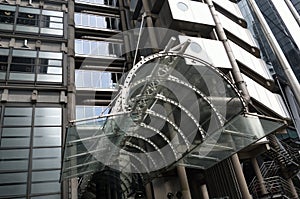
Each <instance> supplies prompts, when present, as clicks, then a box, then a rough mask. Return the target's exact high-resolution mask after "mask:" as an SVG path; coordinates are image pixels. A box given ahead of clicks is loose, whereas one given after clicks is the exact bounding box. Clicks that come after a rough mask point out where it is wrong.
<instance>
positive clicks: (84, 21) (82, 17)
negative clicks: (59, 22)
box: [75, 13, 120, 30]
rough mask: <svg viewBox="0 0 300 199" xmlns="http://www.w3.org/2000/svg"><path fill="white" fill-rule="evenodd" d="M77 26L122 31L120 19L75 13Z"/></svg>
mask: <svg viewBox="0 0 300 199" xmlns="http://www.w3.org/2000/svg"><path fill="white" fill-rule="evenodd" d="M75 25H77V26H85V27H92V28H100V29H111V30H120V19H119V18H116V17H107V16H99V15H92V14H85V13H75Z"/></svg>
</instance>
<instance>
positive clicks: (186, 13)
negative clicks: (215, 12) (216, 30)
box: [168, 0, 215, 26]
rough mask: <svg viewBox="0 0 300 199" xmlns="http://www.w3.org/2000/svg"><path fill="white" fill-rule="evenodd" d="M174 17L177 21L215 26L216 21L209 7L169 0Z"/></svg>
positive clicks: (202, 4)
mask: <svg viewBox="0 0 300 199" xmlns="http://www.w3.org/2000/svg"><path fill="white" fill-rule="evenodd" d="M168 3H169V6H170V9H171V13H172V17H173V19H175V20H181V21H187V22H192V23H198V24H206V25H211V26H214V25H215V23H214V20H213V18H212V15H211V13H210V10H209V8H208V6H207V5H206V4H204V3H201V2H195V1H189V0H168Z"/></svg>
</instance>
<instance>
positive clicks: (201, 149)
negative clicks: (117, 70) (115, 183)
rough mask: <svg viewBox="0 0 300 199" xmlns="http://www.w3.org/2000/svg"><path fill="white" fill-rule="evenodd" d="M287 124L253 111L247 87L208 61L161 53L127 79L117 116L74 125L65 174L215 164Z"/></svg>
mask: <svg viewBox="0 0 300 199" xmlns="http://www.w3.org/2000/svg"><path fill="white" fill-rule="evenodd" d="M284 125H285V123H284V122H283V121H281V120H276V119H274V118H266V117H263V116H259V115H254V114H245V103H244V101H243V98H242V97H241V94H240V93H239V91H238V90H237V89H236V88H235V86H234V85H233V84H232V83H231V82H230V81H229V79H228V78H227V77H226V75H225V74H223V73H222V72H220V71H219V70H218V69H216V68H214V67H213V66H211V65H209V64H208V63H205V62H203V61H201V60H199V59H198V58H195V57H192V56H189V55H182V54H177V53H172V52H168V53H158V54H154V55H151V56H149V57H146V58H144V59H143V60H142V61H140V62H139V63H138V64H136V65H135V66H134V67H133V68H132V69H131V71H129V73H128V74H127V75H126V77H124V78H123V83H122V86H120V89H119V91H118V93H116V95H115V97H114V99H113V100H112V104H111V112H110V114H108V115H102V116H99V117H96V118H92V119H87V120H84V121H73V122H72V123H70V126H69V128H68V133H67V138H66V142H65V149H64V161H63V171H62V178H63V179H64V178H72V177H76V176H84V175H86V174H88V173H95V172H97V171H101V170H103V169H104V168H107V167H109V168H112V169H114V170H118V171H120V172H122V173H140V174H143V175H146V178H147V177H150V178H151V177H154V176H156V175H157V174H159V173H160V172H162V171H165V170H168V169H170V168H172V167H173V166H175V165H178V164H184V165H186V166H188V167H197V168H201V169H207V168H209V167H211V166H213V165H214V164H216V163H218V162H220V161H222V160H223V159H225V158H227V157H229V156H230V155H232V154H234V153H236V152H238V151H239V150H241V149H243V148H244V147H246V146H248V145H250V144H252V143H254V142H256V141H257V140H259V139H261V138H263V137H264V136H266V135H267V134H269V133H271V132H274V131H276V130H278V129H279V128H281V127H282V126H284Z"/></svg>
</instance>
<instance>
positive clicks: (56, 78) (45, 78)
mask: <svg viewBox="0 0 300 199" xmlns="http://www.w3.org/2000/svg"><path fill="white" fill-rule="evenodd" d="M37 81H38V82H58V83H61V82H62V75H37Z"/></svg>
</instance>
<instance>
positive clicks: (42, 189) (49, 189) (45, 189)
mask: <svg viewBox="0 0 300 199" xmlns="http://www.w3.org/2000/svg"><path fill="white" fill-rule="evenodd" d="M56 192H60V183H59V182H46V183H32V184H31V193H33V194H41V193H56Z"/></svg>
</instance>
